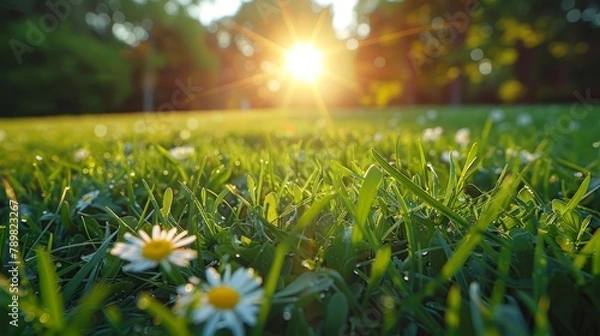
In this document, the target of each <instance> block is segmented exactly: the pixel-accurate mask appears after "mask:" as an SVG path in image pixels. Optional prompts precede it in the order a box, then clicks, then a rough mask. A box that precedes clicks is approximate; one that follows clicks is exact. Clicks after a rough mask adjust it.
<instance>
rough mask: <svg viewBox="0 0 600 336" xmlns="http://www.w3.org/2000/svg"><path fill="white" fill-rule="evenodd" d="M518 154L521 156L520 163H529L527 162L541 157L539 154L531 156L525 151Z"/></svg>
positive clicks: (531, 154)
mask: <svg viewBox="0 0 600 336" xmlns="http://www.w3.org/2000/svg"><path fill="white" fill-rule="evenodd" d="M520 154H521V162H522V163H529V162H532V161H535V160H537V159H538V158H539V157H540V156H541V155H540V154H539V153H535V154H533V153H531V152H529V151H526V150H522V151H521V153H520Z"/></svg>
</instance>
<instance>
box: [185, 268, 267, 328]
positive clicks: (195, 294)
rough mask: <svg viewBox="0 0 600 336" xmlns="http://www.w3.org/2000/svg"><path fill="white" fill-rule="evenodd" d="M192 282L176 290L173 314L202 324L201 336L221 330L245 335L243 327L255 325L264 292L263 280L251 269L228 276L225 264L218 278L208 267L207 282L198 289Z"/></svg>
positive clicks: (228, 271)
mask: <svg viewBox="0 0 600 336" xmlns="http://www.w3.org/2000/svg"><path fill="white" fill-rule="evenodd" d="M191 281H192V282H193V283H189V284H187V285H184V286H180V287H179V288H178V289H177V292H178V293H179V296H178V298H177V303H176V304H175V307H174V311H175V313H177V314H178V315H181V316H189V317H190V318H191V320H192V321H194V322H195V323H197V324H199V323H205V325H204V328H203V331H202V335H214V334H215V332H216V331H217V330H219V329H224V328H226V329H229V330H230V331H231V333H232V334H233V335H244V334H245V330H244V324H247V325H250V326H252V325H254V324H256V316H257V315H258V311H259V305H260V303H261V300H262V297H263V294H264V291H263V289H262V288H260V285H261V283H262V279H261V278H260V277H259V276H257V275H256V274H254V271H253V270H252V269H246V268H243V267H241V268H238V269H237V270H236V271H235V272H234V273H233V274H231V267H230V266H229V265H227V266H226V267H225V273H224V274H223V278H221V275H220V274H219V273H218V272H217V270H215V269H214V268H212V267H211V268H209V269H207V270H206V282H207V283H205V284H203V285H202V286H198V281H197V279H196V280H191Z"/></svg>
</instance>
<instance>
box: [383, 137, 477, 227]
mask: <svg viewBox="0 0 600 336" xmlns="http://www.w3.org/2000/svg"><path fill="white" fill-rule="evenodd" d="M371 153H372V154H373V157H374V158H375V161H377V163H379V165H380V166H381V167H382V168H383V169H384V170H385V171H386V172H388V173H389V174H390V175H391V176H392V177H394V178H395V179H396V180H398V181H399V182H400V183H402V185H404V186H405V187H406V188H408V189H409V190H410V191H411V192H412V193H414V194H415V195H417V196H418V197H419V198H421V199H422V200H423V201H425V202H427V203H428V204H429V205H430V206H431V207H433V208H434V209H436V210H437V211H439V212H441V213H442V214H444V215H445V216H446V217H448V218H450V219H451V220H453V221H454V222H455V223H457V224H459V225H460V226H462V227H464V228H468V227H469V226H470V224H469V222H467V220H465V219H464V218H462V217H461V216H460V215H459V214H458V213H456V212H455V211H452V210H451V209H450V208H448V207H447V206H445V205H444V204H443V203H441V202H440V201H438V200H436V199H435V198H433V197H432V196H431V195H429V194H428V193H427V192H426V191H425V190H423V189H421V187H419V186H418V185H416V184H415V183H414V182H413V181H411V180H410V179H409V178H408V177H406V176H405V175H404V174H402V173H401V172H400V171H399V170H397V169H396V168H394V167H392V166H391V165H390V164H389V163H388V162H387V161H386V160H385V159H384V158H383V156H381V154H379V153H378V152H377V151H376V150H374V149H372V150H371Z"/></svg>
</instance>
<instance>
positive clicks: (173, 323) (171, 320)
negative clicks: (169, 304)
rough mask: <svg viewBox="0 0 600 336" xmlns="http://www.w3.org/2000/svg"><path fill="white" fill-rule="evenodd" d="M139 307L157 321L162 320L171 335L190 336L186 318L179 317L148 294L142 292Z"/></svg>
mask: <svg viewBox="0 0 600 336" xmlns="http://www.w3.org/2000/svg"><path fill="white" fill-rule="evenodd" d="M138 308H140V309H141V310H145V311H147V312H148V313H149V314H150V315H152V316H153V317H154V318H155V320H156V321H160V323H161V324H162V325H164V327H165V329H166V330H167V331H168V332H169V334H170V335H177V336H188V335H189V334H190V333H189V331H188V330H187V328H186V323H185V320H183V319H182V318H179V317H177V316H175V315H173V313H172V312H171V311H170V310H169V309H167V308H166V307H165V306H164V304H162V303H160V302H158V301H156V300H155V299H154V298H152V297H151V296H150V295H148V294H145V293H144V294H140V296H139V297H138Z"/></svg>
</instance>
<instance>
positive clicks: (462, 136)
mask: <svg viewBox="0 0 600 336" xmlns="http://www.w3.org/2000/svg"><path fill="white" fill-rule="evenodd" d="M454 141H456V143H457V144H459V145H461V146H462V147H465V146H467V145H468V144H469V142H470V141H471V130H470V129H468V128H466V127H463V128H461V129H459V130H458V131H456V134H454Z"/></svg>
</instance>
